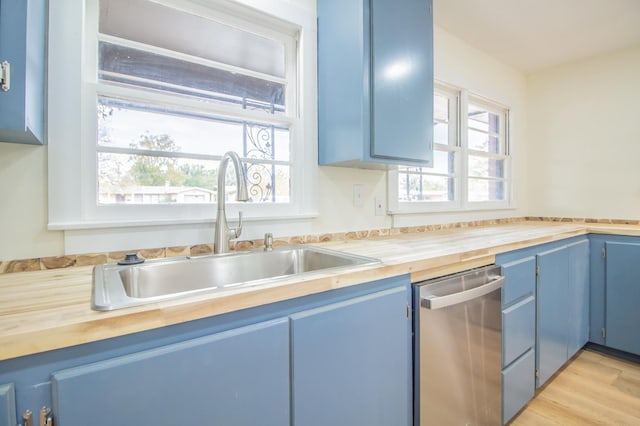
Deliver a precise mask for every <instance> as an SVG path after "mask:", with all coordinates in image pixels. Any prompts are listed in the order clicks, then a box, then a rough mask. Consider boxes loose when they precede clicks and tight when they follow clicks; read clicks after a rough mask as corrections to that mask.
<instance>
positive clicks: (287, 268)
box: [91, 245, 380, 311]
mask: <svg viewBox="0 0 640 426" xmlns="http://www.w3.org/2000/svg"><path fill="white" fill-rule="evenodd" d="M376 263H380V260H378V259H374V258H370V257H365V256H358V255H353V254H348V253H343V252H339V251H334V250H327V249H323V248H319V247H313V246H307V245H304V246H303V245H295V246H284V247H277V248H274V249H273V250H272V251H263V250H259V251H258V250H254V251H246V252H236V253H230V254H222V255H209V256H200V257H180V258H170V259H158V260H150V261H147V262H145V263H142V264H137V265H127V266H121V265H117V264H105V265H98V266H96V267H95V268H94V270H93V289H92V297H91V305H92V308H93V309H95V310H99V311H108V310H113V309H120V308H125V307H129V306H136V305H142V304H146V303H153V302H159V301H163V300H171V299H175V298H179V297H184V296H189V295H194V294H200V293H205V292H218V291H225V290H230V289H234V288H242V287H248V286H255V285H261V284H267V283H271V282H275V281H278V280H282V279H285V278H290V277H291V276H301V275H304V274H309V273H313V272H322V271H336V270H340V269H343V268H347V267H352V266H362V265H373V264H376Z"/></svg>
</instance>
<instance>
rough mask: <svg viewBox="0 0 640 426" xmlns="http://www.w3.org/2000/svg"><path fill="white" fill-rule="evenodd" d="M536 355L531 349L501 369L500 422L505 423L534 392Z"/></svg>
mask: <svg viewBox="0 0 640 426" xmlns="http://www.w3.org/2000/svg"><path fill="white" fill-rule="evenodd" d="M535 368H536V357H535V353H534V350H533V349H530V350H529V351H528V352H527V353H526V354H524V355H523V356H522V357H520V358H519V359H518V360H517V361H516V362H514V363H513V364H511V365H510V366H509V367H507V368H505V369H504V370H502V424H506V423H507V422H508V421H509V420H511V418H512V417H513V416H515V415H516V414H517V413H518V411H520V410H521V409H522V407H524V406H525V405H526V404H527V402H529V401H530V400H531V399H532V398H533V395H534V393H535V388H536V381H535Z"/></svg>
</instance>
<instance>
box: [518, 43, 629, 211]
mask: <svg viewBox="0 0 640 426" xmlns="http://www.w3.org/2000/svg"><path fill="white" fill-rule="evenodd" d="M528 99H529V106H528V112H529V116H528V120H527V121H528V123H529V134H528V140H529V151H528V156H527V163H528V167H529V170H530V171H531V176H530V179H529V186H528V191H527V193H528V197H529V206H530V208H529V211H530V213H531V214H532V215H541V216H561V217H588V218H611V219H615V218H618V219H640V118H639V114H640V107H639V103H640V46H636V47H635V48H633V49H628V50H624V51H620V52H615V53H611V54H607V55H603V56H599V57H595V58H591V59H587V60H583V61H580V62H575V63H571V64H567V65H563V66H560V67H557V68H554V69H550V70H547V71H544V72H539V73H537V74H534V75H532V76H530V77H529V92H528Z"/></svg>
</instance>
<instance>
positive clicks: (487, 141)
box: [468, 129, 502, 154]
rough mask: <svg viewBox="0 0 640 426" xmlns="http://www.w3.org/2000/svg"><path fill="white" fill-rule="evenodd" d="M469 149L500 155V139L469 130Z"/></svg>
mask: <svg viewBox="0 0 640 426" xmlns="http://www.w3.org/2000/svg"><path fill="white" fill-rule="evenodd" d="M468 144H469V149H473V150H475V151H484V152H488V153H491V154H501V153H502V149H501V146H500V138H499V137H498V136H492V135H488V134H487V133H484V132H478V131H475V130H471V129H469V139H468Z"/></svg>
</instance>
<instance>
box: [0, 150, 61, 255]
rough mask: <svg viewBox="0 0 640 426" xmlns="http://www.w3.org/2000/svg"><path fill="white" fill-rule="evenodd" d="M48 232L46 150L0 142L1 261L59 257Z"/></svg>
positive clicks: (57, 235)
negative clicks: (50, 256)
mask: <svg viewBox="0 0 640 426" xmlns="http://www.w3.org/2000/svg"><path fill="white" fill-rule="evenodd" d="M62 247H63V234H62V232H60V231H58V232H50V231H47V148H46V147H43V146H33V145H18V144H9V143H0V260H13V259H23V258H30V257H40V256H49V255H57V254H62V250H63V248H62Z"/></svg>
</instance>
